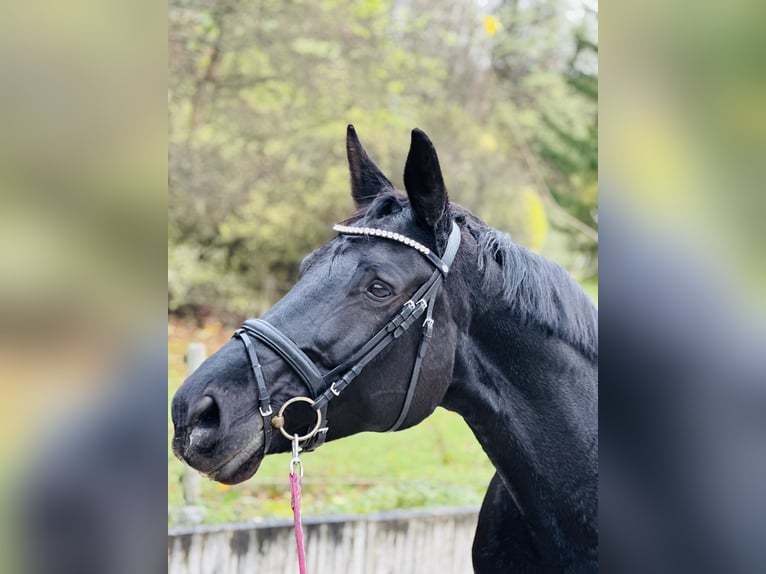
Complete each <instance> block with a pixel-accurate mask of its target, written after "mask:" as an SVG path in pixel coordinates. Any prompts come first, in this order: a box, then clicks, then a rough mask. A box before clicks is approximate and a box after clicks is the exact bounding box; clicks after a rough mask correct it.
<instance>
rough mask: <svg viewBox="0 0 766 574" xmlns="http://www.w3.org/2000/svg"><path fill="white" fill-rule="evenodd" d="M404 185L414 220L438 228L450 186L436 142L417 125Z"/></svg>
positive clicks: (421, 224)
mask: <svg viewBox="0 0 766 574" xmlns="http://www.w3.org/2000/svg"><path fill="white" fill-rule="evenodd" d="M404 188H405V189H406V190H407V196H408V197H409V198H410V206H411V207H412V212H413V214H414V215H415V222H416V223H417V224H418V225H420V226H421V227H423V228H425V229H429V230H434V231H435V230H436V224H437V223H438V222H439V220H440V219H441V217H442V215H444V212H445V211H446V209H447V202H448V201H449V200H448V197H447V188H446V187H445V186H444V179H443V178H442V171H441V168H440V167H439V158H438V156H437V155H436V149H434V144H432V143H431V140H430V139H428V136H427V135H426V134H425V133H424V132H422V131H421V130H419V129H417V128H415V129H414V130H412V141H411V142H410V152H409V154H407V163H406V164H405V165H404Z"/></svg>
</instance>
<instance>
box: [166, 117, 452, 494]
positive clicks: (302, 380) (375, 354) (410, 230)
mask: <svg viewBox="0 0 766 574" xmlns="http://www.w3.org/2000/svg"><path fill="white" fill-rule="evenodd" d="M346 148H347V155H348V162H349V168H350V179H351V195H352V198H353V201H354V204H355V206H356V208H357V212H356V214H355V215H353V216H352V217H351V218H349V219H348V220H347V221H345V222H343V225H338V226H336V227H335V229H336V230H337V231H339V235H338V236H337V237H335V238H333V239H332V240H331V241H329V242H328V243H326V244H325V245H323V246H321V247H320V248H319V249H317V250H316V251H314V252H313V253H311V254H310V255H309V256H307V257H306V258H305V259H304V261H303V263H302V264H301V268H300V277H299V280H298V282H297V283H296V285H295V286H294V287H293V288H292V289H291V290H290V292H289V293H287V294H286V295H285V296H284V298H282V299H281V300H280V301H279V302H278V303H277V304H276V305H275V306H274V307H273V308H272V309H270V310H269V311H268V312H267V313H265V314H264V315H263V316H262V317H261V318H260V319H259V320H254V321H248V322H246V323H245V324H244V325H243V328H242V329H241V330H239V331H237V333H236V334H235V336H234V337H233V338H232V339H231V340H230V341H229V342H228V343H226V344H225V345H224V346H223V347H222V348H221V349H219V350H218V351H216V352H215V353H214V354H213V355H211V356H210V357H209V358H208V359H207V360H206V361H205V362H204V363H203V364H202V365H201V366H200V367H199V368H198V369H197V370H196V371H195V372H194V373H193V374H192V375H191V376H190V377H189V378H187V379H186V381H185V382H184V383H183V385H182V386H181V387H180V388H179V389H178V391H177V392H176V394H175V396H174V398H173V402H172V409H171V410H172V417H173V424H174V427H175V434H174V437H173V451H174V453H175V454H176V455H177V456H178V457H179V458H181V459H182V460H184V461H185V462H186V463H188V464H189V465H191V466H192V467H194V468H196V469H197V470H199V471H200V472H203V473H205V474H207V475H208V476H210V477H211V478H213V479H215V480H217V481H219V482H223V483H227V484H235V483H238V482H242V481H244V480H247V479H248V478H250V477H251V476H252V475H253V474H255V472H256V471H257V470H258V467H259V465H260V463H261V461H262V460H263V457H264V456H265V455H266V454H269V453H275V452H284V451H289V450H290V447H291V441H290V440H288V438H286V436H292V435H306V434H311V433H312V432H314V434H313V435H312V436H311V438H310V439H309V440H308V442H306V443H305V444H304V445H303V446H304V447H306V448H315V447H316V446H317V444H321V442H322V441H324V440H335V439H338V438H342V437H344V436H348V435H352V434H355V433H358V432H363V431H378V432H382V431H387V430H398V429H401V428H407V427H410V426H413V425H415V424H417V423H419V422H420V421H422V420H423V419H425V418H426V417H427V416H429V415H430V414H431V413H432V412H433V410H434V409H435V408H436V406H437V405H438V404H439V403H440V402H441V401H442V399H443V397H444V395H445V393H446V392H447V388H448V386H449V384H450V382H451V380H452V377H453V368H454V361H455V347H456V342H457V328H456V325H455V323H454V321H453V318H452V314H451V310H450V302H449V301H448V300H447V297H446V294H445V287H444V285H445V284H446V283H448V279H449V278H451V276H449V275H448V272H449V271H450V269H449V267H450V265H451V264H452V261H453V260H454V258H455V254H456V252H457V249H458V246H459V244H460V230H459V228H458V227H457V226H456V225H455V224H454V223H453V221H452V217H451V216H450V213H451V212H450V208H449V203H448V198H447V191H446V188H445V186H444V181H443V178H442V174H441V169H440V166H439V160H438V157H437V155H436V151H435V149H434V147H433V145H432V143H431V141H430V140H429V139H428V137H427V136H426V135H425V133H423V132H422V131H420V130H413V132H412V140H411V145H410V150H409V154H408V157H407V161H406V165H405V169H404V184H405V189H406V194H404V193H401V192H399V191H397V190H396V189H395V187H394V185H393V184H392V183H391V182H390V180H389V179H388V178H387V177H386V176H385V175H384V174H383V173H382V171H381V170H380V169H379V168H378V166H377V165H376V164H375V162H374V161H373V160H372V159H371V158H370V157H369V155H368V154H367V152H366V150H365V149H364V147H363V146H362V144H361V143H360V141H359V139H358V137H357V135H356V132H355V131H354V128H353V126H349V127H348V132H347V140H346ZM296 397H306V398H307V399H310V400H306V401H301V402H297V403H294V404H292V403H291V406H290V407H288V408H286V409H285V410H284V412H280V411H282V408H281V407H283V406H284V405H285V404H286V403H288V401H290V399H293V398H296ZM278 414H279V415H281V416H277V415H278ZM275 417H276V418H275ZM279 427H281V428H282V429H283V430H284V431H285V432H284V434H283V433H280V432H277V429H278V428H279Z"/></svg>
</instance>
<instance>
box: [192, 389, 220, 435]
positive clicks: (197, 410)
mask: <svg viewBox="0 0 766 574" xmlns="http://www.w3.org/2000/svg"><path fill="white" fill-rule="evenodd" d="M220 421H221V417H220V411H219V410H218V404H217V403H216V402H215V399H214V398H213V397H211V396H209V395H205V396H204V397H202V398H201V399H200V400H199V402H197V404H196V405H194V408H193V409H192V410H191V411H190V412H189V427H195V426H199V427H205V428H212V427H217V426H218V424H219V423H220Z"/></svg>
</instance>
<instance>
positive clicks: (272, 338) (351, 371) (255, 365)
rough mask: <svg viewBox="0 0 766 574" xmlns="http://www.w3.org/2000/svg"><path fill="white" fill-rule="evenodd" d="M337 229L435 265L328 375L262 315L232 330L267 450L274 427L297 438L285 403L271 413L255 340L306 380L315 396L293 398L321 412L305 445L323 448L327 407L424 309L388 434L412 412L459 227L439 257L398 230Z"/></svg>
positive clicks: (336, 229)
mask: <svg viewBox="0 0 766 574" xmlns="http://www.w3.org/2000/svg"><path fill="white" fill-rule="evenodd" d="M333 229H334V230H335V231H337V232H338V233H339V234H340V235H347V236H365V237H379V238H382V239H389V240H392V241H396V242H399V243H401V244H403V245H406V246H408V247H411V248H413V249H415V250H416V251H418V252H419V253H421V254H422V255H423V256H424V257H425V258H426V259H427V260H428V261H429V262H430V263H431V264H432V265H433V266H434V267H435V268H436V269H435V270H434V272H433V273H432V274H431V276H430V277H429V278H428V279H427V280H426V281H425V283H423V284H422V285H421V286H420V287H419V288H418V289H417V291H415V293H414V294H413V295H412V297H410V299H409V300H408V301H407V302H406V303H405V304H404V305H403V306H402V308H401V309H400V310H399V312H398V313H396V314H395V315H394V316H393V317H392V318H391V319H390V320H389V321H388V322H387V323H386V324H385V325H383V327H382V328H381V329H380V330H379V331H378V332H377V333H375V334H374V335H373V336H372V337H371V338H370V339H369V340H368V341H367V342H366V343H365V344H364V345H362V347H361V348H360V349H359V350H357V351H356V352H355V353H354V354H353V355H352V356H351V357H350V358H349V359H347V360H346V361H344V362H343V363H341V364H340V365H338V366H337V367H335V368H334V369H332V370H331V371H329V372H327V373H325V374H324V375H323V374H322V373H320V372H319V369H318V368H317V367H316V365H315V364H314V363H313V362H312V361H311V359H309V358H308V356H306V354H305V353H304V352H303V351H302V350H301V349H300V348H299V347H298V345H296V344H295V343H294V342H293V341H292V340H291V339H290V338H289V337H287V336H286V335H285V334H284V333H282V332H281V331H279V330H278V329H277V328H276V327H274V326H273V325H271V324H270V323H267V322H266V321H264V320H262V319H248V320H247V321H245V322H244V323H243V324H242V326H241V327H240V328H239V329H237V331H235V332H234V335H233V337H236V338H239V339H240V340H241V341H242V343H243V344H244V346H245V351H246V352H247V357H248V361H249V362H250V368H251V370H252V371H253V375H254V377H255V382H256V387H257V392H258V410H259V411H260V414H261V416H262V417H263V432H264V451H263V452H264V453H266V452H268V449H269V446H270V444H271V436H272V432H271V427H272V426H273V427H275V428H279V429H280V430H281V431H282V433H283V434H284V435H285V436H286V437H287V438H288V439H290V438H295V437H291V436H290V435H288V434H287V433H286V432H285V430H284V428H283V425H284V419H283V417H282V413H283V412H284V409H285V406H286V405H287V403H285V405H283V406H282V409H281V410H280V413H279V416H276V417H273V418H270V417H272V415H273V414H274V411H273V409H272V407H271V397H270V395H269V391H268V389H267V387H266V381H265V379H264V377H263V369H262V368H261V364H260V362H259V360H258V355H257V354H256V352H255V346H254V345H253V341H252V339H255V340H257V341H260V342H261V343H263V344H265V345H266V346H268V347H269V348H271V349H272V350H273V351H274V352H276V353H277V354H278V355H279V356H280V357H282V359H284V360H285V361H286V362H287V364H288V365H290V367H291V368H292V369H293V371H295V373H296V374H297V375H298V376H299V377H300V378H301V380H302V381H303V382H304V383H305V384H306V387H307V388H308V390H309V394H310V395H311V398H310V399H308V398H303V397H296V398H295V399H291V400H290V401H288V402H291V401H294V400H304V401H305V402H308V403H310V404H312V405H313V407H314V409H315V410H316V412H317V424H316V426H315V427H314V430H313V431H311V432H310V433H309V434H308V435H306V436H305V437H300V438H301V439H302V440H303V439H305V442H304V444H303V445H302V448H303V450H304V451H312V450H314V449H316V448H318V447H319V446H321V445H322V444H323V443H324V441H325V438H326V435H327V431H328V428H329V421H328V420H327V406H328V403H329V402H330V401H331V400H333V399H334V398H336V397H338V396H340V394H341V392H343V390H344V389H345V388H346V387H347V386H348V385H349V384H351V382H352V381H353V380H354V379H355V378H356V377H358V376H359V374H360V373H361V372H362V370H363V369H364V367H366V366H367V365H368V364H369V363H370V361H372V360H373V359H374V358H375V357H377V356H378V355H379V354H380V353H381V352H382V351H383V350H384V349H385V348H386V347H388V346H389V345H390V344H391V343H393V342H394V341H395V340H396V339H398V338H399V337H401V336H402V335H403V334H404V333H405V332H407V330H408V329H409V328H410V327H411V326H412V325H413V324H414V323H415V321H417V320H418V318H420V317H421V316H422V315H423V313H425V320H424V321H423V323H422V330H421V336H420V344H419V346H418V351H417V355H416V357H415V364H414V366H413V368H412V375H411V376H410V382H409V386H408V388H407V394H406V395H405V398H404V403H403V404H402V409H401V411H400V413H399V416H398V417H397V419H396V421H395V422H394V423H393V424H392V425H391V426H390V427H389V428H388V429H387V431H386V432H391V431H395V430H396V429H398V428H399V427H400V426H401V424H402V423H403V422H404V420H405V418H406V417H407V413H408V412H409V410H410V405H411V404H412V399H413V397H414V395H415V388H416V387H417V381H418V376H419V375H420V368H421V366H422V364H423V359H424V357H425V355H426V352H427V351H428V345H429V343H430V341H431V338H432V336H433V329H434V320H433V308H434V304H435V301H436V296H437V295H438V293H439V288H440V287H441V285H442V283H443V282H444V280H445V279H446V277H447V274H448V273H449V270H450V266H451V265H452V262H453V261H454V259H455V255H456V254H457V251H458V249H459V247H460V228H459V227H458V226H457V224H456V223H455V222H454V221H453V222H452V230H451V232H450V235H449V239H448V240H447V246H446V248H445V250H444V254H443V255H442V256H441V258H440V257H438V256H437V255H436V254H435V253H434V252H433V251H431V250H430V249H429V248H428V247H426V246H425V245H423V244H422V243H419V242H417V241H415V240H414V239H410V238H409V237H406V236H404V235H401V234H399V233H394V232H392V231H385V230H383V229H376V228H372V227H354V226H348V225H335V226H333Z"/></svg>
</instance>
